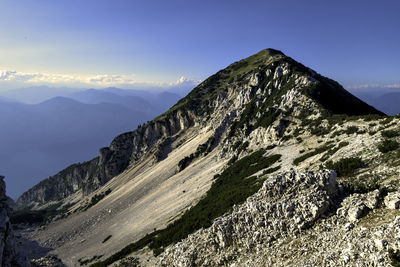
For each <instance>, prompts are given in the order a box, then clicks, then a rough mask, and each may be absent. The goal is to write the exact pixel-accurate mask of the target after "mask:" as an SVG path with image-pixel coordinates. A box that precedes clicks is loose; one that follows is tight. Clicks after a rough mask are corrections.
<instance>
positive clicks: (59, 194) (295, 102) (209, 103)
mask: <svg viewBox="0 0 400 267" xmlns="http://www.w3.org/2000/svg"><path fill="white" fill-rule="evenodd" d="M332 103H341V105H336V104H332ZM304 110H313V111H316V112H319V113H321V114H322V113H323V114H326V113H327V112H328V113H344V114H348V115H362V114H371V113H375V114H381V113H380V112H379V111H377V110H375V109H374V108H372V107H370V106H368V105H367V104H365V103H364V102H362V101H360V100H359V99H357V98H356V97H354V96H353V95H351V94H350V93H348V92H347V91H346V90H344V89H343V87H341V86H340V85H339V84H337V83H336V82H334V81H332V80H330V79H328V78H325V77H323V76H321V75H319V74H317V73H316V72H314V71H313V70H311V69H309V68H307V67H305V66H303V65H301V64H300V63H298V62H296V61H294V60H293V59H291V58H290V57H287V56H285V55H284V54H283V53H282V52H280V51H277V50H274V49H266V50H263V51H261V52H259V53H258V54H256V55H253V56H251V57H249V58H247V59H244V60H241V61H239V62H236V63H233V64H231V65H230V66H228V67H227V68H226V69H224V70H221V71H219V72H217V73H216V74H214V75H212V76H211V77H210V78H208V79H207V80H205V81H204V82H203V83H201V84H200V85H199V86H198V87H196V88H195V89H194V90H193V91H192V92H190V93H189V94H188V96H186V97H185V98H183V99H181V100H180V101H179V102H178V103H177V104H176V105H175V106H173V107H172V108H171V109H170V110H169V111H167V112H166V113H164V114H163V115H161V116H159V117H157V118H156V119H154V120H152V121H150V122H148V123H146V124H144V125H142V126H140V127H139V128H138V129H136V130H135V131H132V132H128V133H124V134H121V135H119V136H117V137H116V138H115V139H114V140H113V141H112V142H111V144H110V146H109V147H105V148H102V149H100V156H99V158H95V159H93V160H91V161H89V162H85V163H82V164H74V165H72V166H70V167H69V168H67V169H65V170H63V171H62V172H60V173H58V174H56V175H55V176H53V177H50V178H48V179H46V180H44V181H42V182H41V183H39V184H38V185H36V186H34V187H33V188H32V189H30V190H29V191H27V192H25V193H24V194H23V195H22V196H21V197H20V198H19V199H18V200H17V205H18V207H19V208H22V207H26V206H30V207H32V206H40V205H43V204H44V203H45V202H48V201H59V200H62V199H64V198H65V197H67V196H69V195H71V194H73V193H75V192H78V191H81V192H82V196H87V195H88V194H90V193H91V192H93V191H95V190H96V189H98V188H100V187H101V186H102V185H104V184H105V183H107V182H108V181H109V180H110V179H112V178H113V177H115V176H116V175H118V174H120V173H122V172H123V171H124V170H126V169H127V168H128V166H131V165H133V164H137V163H138V162H139V161H141V160H142V159H143V157H144V156H145V155H147V154H148V153H151V154H153V155H154V159H155V161H159V160H162V159H164V158H165V157H166V156H167V155H168V152H169V151H171V150H172V149H173V148H174V147H173V146H172V143H173V142H174V141H175V140H176V139H177V137H178V136H179V135H180V134H182V133H184V132H185V130H187V129H188V128H190V127H193V126H195V125H198V124H201V125H202V126H203V127H204V126H206V125H217V126H218V125H223V124H225V127H223V129H222V131H227V130H229V131H230V132H229V136H228V137H229V138H226V139H225V141H227V142H232V141H235V140H240V139H241V138H243V137H245V136H246V135H247V134H249V133H251V132H252V131H253V130H255V129H257V128H259V127H265V128H267V127H268V126H270V125H272V124H273V123H274V122H278V123H277V125H276V126H275V127H277V135H278V137H282V136H283V134H284V131H285V129H286V127H287V126H288V124H289V123H290V119H289V118H290V117H292V116H297V115H299V114H300V113H301V112H302V111H304ZM315 115H316V116H318V113H317V114H315ZM235 118H236V119H235ZM228 128H230V129H228ZM234 135H237V137H238V138H236V139H235V138H232V137H234ZM239 135H240V136H239Z"/></svg>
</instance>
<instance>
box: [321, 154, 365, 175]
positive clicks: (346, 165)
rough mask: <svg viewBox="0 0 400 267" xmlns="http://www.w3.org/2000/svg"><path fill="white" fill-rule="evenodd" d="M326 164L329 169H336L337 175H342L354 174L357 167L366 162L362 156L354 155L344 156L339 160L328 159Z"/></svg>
mask: <svg viewBox="0 0 400 267" xmlns="http://www.w3.org/2000/svg"><path fill="white" fill-rule="evenodd" d="M325 166H326V168H327V169H331V170H335V171H336V173H337V176H338V177H341V176H348V175H352V174H354V172H355V171H356V170H357V169H359V168H362V167H363V166H364V163H363V162H362V160H361V159H360V158H358V157H352V158H343V159H340V160H339V161H337V162H332V161H328V162H327V163H326V165H325Z"/></svg>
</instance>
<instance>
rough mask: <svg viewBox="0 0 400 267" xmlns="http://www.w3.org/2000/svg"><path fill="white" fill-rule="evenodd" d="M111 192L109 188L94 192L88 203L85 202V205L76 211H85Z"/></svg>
mask: <svg viewBox="0 0 400 267" xmlns="http://www.w3.org/2000/svg"><path fill="white" fill-rule="evenodd" d="M110 193H111V189H107V191H105V192H102V193H100V194H95V195H94V196H92V198H91V199H90V201H89V202H88V203H86V204H85V205H83V206H81V207H79V208H78V209H77V210H76V211H86V210H88V209H89V208H91V207H93V206H94V205H96V204H97V203H98V202H99V201H100V200H102V199H103V198H104V197H105V196H107V195H108V194H110Z"/></svg>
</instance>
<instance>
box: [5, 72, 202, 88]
mask: <svg viewBox="0 0 400 267" xmlns="http://www.w3.org/2000/svg"><path fill="white" fill-rule="evenodd" d="M1 82H6V83H7V84H10V83H18V84H21V83H22V84H25V85H26V84H27V85H52V86H55V85H56V86H94V87H107V86H121V87H127V86H134V85H142V86H157V87H172V86H195V85H197V84H199V83H200V82H201V80H196V79H188V78H185V77H183V76H182V77H180V78H178V79H177V80H176V81H172V82H153V81H139V80H137V77H136V76H135V75H133V74H132V75H110V74H99V75H87V76H82V75H68V74H53V73H25V72H17V71H13V70H0V83H1Z"/></svg>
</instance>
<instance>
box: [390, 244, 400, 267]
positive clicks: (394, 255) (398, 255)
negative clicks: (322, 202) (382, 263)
mask: <svg viewBox="0 0 400 267" xmlns="http://www.w3.org/2000/svg"><path fill="white" fill-rule="evenodd" d="M388 252H389V258H390V261H391V264H392V266H394V267H400V250H396V251H395V250H393V249H392V248H391V249H389V251H388Z"/></svg>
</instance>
